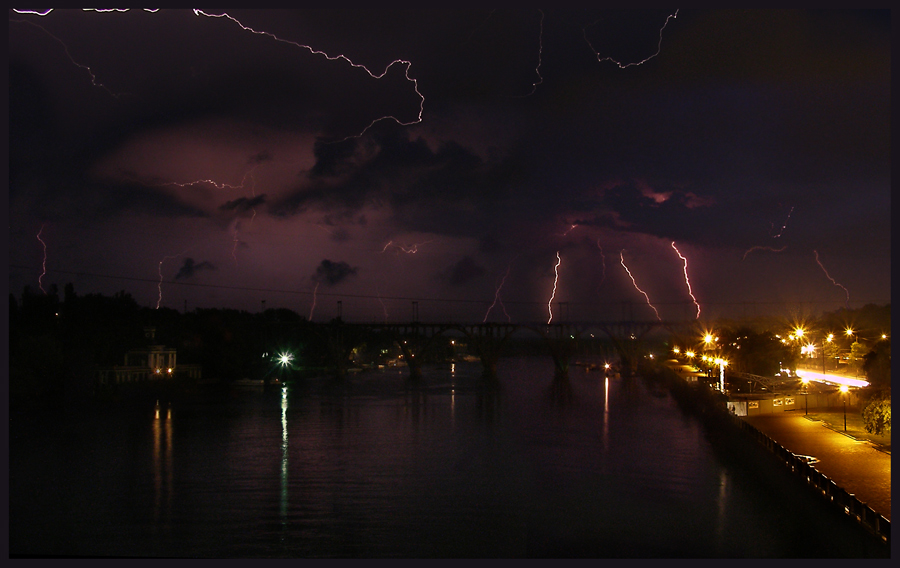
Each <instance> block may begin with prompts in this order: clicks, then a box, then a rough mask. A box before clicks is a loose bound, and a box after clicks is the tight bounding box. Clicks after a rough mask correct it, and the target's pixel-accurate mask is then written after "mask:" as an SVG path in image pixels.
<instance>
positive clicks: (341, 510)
mask: <svg viewBox="0 0 900 568" xmlns="http://www.w3.org/2000/svg"><path fill="white" fill-rule="evenodd" d="M480 371H481V369H480V367H479V366H478V365H477V364H456V365H453V366H451V365H450V364H447V365H442V366H439V367H438V366H435V367H431V368H426V369H425V372H424V375H423V377H422V380H421V382H420V384H418V385H410V384H409V382H408V381H407V379H406V371H405V370H404V369H400V370H397V369H388V370H384V371H378V372H367V373H360V374H356V375H351V376H350V377H348V379H347V380H346V382H345V383H344V384H342V385H339V386H336V385H334V384H333V383H332V382H331V381H329V380H327V379H319V380H310V381H307V382H303V383H296V384H291V385H288V386H285V387H275V388H269V389H265V390H264V389H262V388H253V387H251V388H243V389H240V388H232V389H230V390H218V391H217V390H210V391H209V392H199V393H194V394H192V395H190V396H179V397H175V398H174V399H172V400H170V401H160V403H159V404H158V405H157V404H156V402H155V401H146V402H144V403H138V402H130V403H128V404H123V405H121V406H117V407H111V408H110V407H107V408H99V409H98V408H93V407H92V408H90V409H88V408H84V409H80V408H69V409H67V410H66V411H55V412H49V411H44V412H42V411H39V410H36V411H32V412H27V413H23V412H17V413H15V414H13V415H12V416H11V418H10V554H11V555H13V556H80V557H84V556H86V557H108V556H116V557H141V558H143V557H187V558H270V557H275V558H284V557H287V558H335V557H340V558H525V557H538V558H541V557H544V558H546V557H596V558H684V557H691V558H773V557H841V556H849V557H858V556H866V555H869V554H870V553H871V549H870V548H868V546H869V545H868V544H867V543H863V544H860V543H859V542H857V541H858V540H859V539H860V537H859V536H858V535H855V534H852V535H851V534H847V532H846V530H845V529H846V527H844V525H842V524H840V523H833V522H831V521H830V520H829V519H824V518H821V517H822V515H819V514H816V515H813V517H811V516H810V511H809V508H808V507H807V505H806V502H805V501H802V500H800V501H797V502H796V503H795V502H793V501H791V500H790V498H787V499H786V498H785V497H784V494H783V492H780V493H779V492H778V491H775V490H773V487H772V486H771V485H769V484H768V483H767V482H766V481H765V480H764V479H760V478H759V476H758V475H756V474H754V473H751V472H749V471H745V470H744V469H742V468H741V467H739V465H738V464H736V463H733V462H729V460H727V459H726V460H722V459H720V457H719V456H718V454H717V451H716V449H715V448H714V447H713V446H712V445H711V443H710V442H709V441H708V440H707V437H706V435H705V434H704V430H703V427H702V426H701V425H700V423H699V422H698V421H697V420H695V419H694V418H693V417H691V416H690V415H687V414H685V413H684V412H682V410H681V409H680V408H679V407H678V405H677V404H676V403H675V402H674V401H673V399H672V398H671V396H670V395H669V394H668V392H666V391H665V390H663V389H662V388H661V387H659V386H658V385H655V384H652V383H650V382H648V381H645V380H643V379H641V378H639V377H632V378H609V379H607V378H605V377H604V376H603V374H602V373H594V372H591V373H589V372H584V371H583V370H581V369H579V368H575V367H573V368H572V371H571V376H570V379H569V381H568V387H567V388H563V389H560V388H553V385H554V384H555V383H554V381H553V368H552V364H551V362H550V359H549V357H544V358H540V357H533V358H528V357H526V358H510V359H502V360H501V361H500V365H499V366H498V375H499V376H498V383H499V386H496V387H490V388H488V387H486V386H485V385H484V383H483V382H482V380H481V378H480ZM826 516H827V515H826ZM862 540H865V539H864V538H863V539H862Z"/></svg>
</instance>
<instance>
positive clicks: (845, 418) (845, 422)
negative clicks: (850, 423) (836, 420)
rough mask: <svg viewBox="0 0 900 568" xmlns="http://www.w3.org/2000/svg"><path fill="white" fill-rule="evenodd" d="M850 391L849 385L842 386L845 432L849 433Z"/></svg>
mask: <svg viewBox="0 0 900 568" xmlns="http://www.w3.org/2000/svg"><path fill="white" fill-rule="evenodd" d="M849 390H850V389H849V388H848V387H847V385H841V393H842V394H843V395H844V396H843V397H842V398H843V399H844V432H846V431H847V391H849Z"/></svg>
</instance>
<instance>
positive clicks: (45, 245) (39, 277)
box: [37, 223, 47, 294]
mask: <svg viewBox="0 0 900 568" xmlns="http://www.w3.org/2000/svg"><path fill="white" fill-rule="evenodd" d="M43 232H44V224H43V223H42V224H41V230H40V231H38V234H37V240H39V241H41V245H42V246H43V247H44V260H43V261H42V262H41V269H42V270H43V272H41V275H40V276H38V288H40V289H41V292H43V293H44V294H46V293H47V291H46V290H44V285H43V284H42V283H41V280H43V278H44V276H45V275H46V274H47V243H45V242H44V239H42V238H41V233H43Z"/></svg>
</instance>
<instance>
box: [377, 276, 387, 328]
mask: <svg viewBox="0 0 900 568" xmlns="http://www.w3.org/2000/svg"><path fill="white" fill-rule="evenodd" d="M375 294H376V296H378V302H379V303H380V304H381V309H382V311H383V312H384V321H387V319H388V311H387V306H385V305H384V300H382V299H381V291H380V290H379V289H378V285H377V284H376V285H375Z"/></svg>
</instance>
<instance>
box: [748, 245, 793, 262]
mask: <svg viewBox="0 0 900 568" xmlns="http://www.w3.org/2000/svg"><path fill="white" fill-rule="evenodd" d="M786 248H787V246H783V247H781V248H780V249H777V248H772V247H762V246H755V247H750V248H749V249H747V251H746V252H744V257H743V258H742V259H741V261H743V260H745V259H746V258H747V255H748V254H750V253H751V252H753V251H755V250H770V251H772V252H782V251H783V250H785V249H786Z"/></svg>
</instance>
